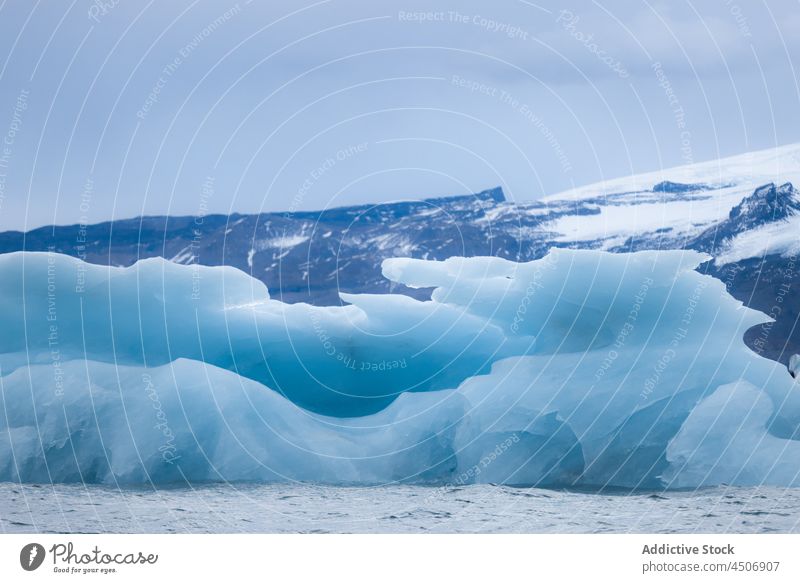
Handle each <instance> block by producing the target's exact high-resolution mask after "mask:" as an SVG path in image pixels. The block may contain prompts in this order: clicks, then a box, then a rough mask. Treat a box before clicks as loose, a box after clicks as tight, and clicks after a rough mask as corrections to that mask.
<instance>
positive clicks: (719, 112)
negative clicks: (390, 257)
mask: <svg viewBox="0 0 800 583" xmlns="http://www.w3.org/2000/svg"><path fill="white" fill-rule="evenodd" d="M798 30H800V2H798V1H796V0H788V1H785V2H771V3H767V2H763V1H762V2H758V1H756V2H744V1H743V0H738V3H737V1H729V0H714V1H710V2H699V1H696V2H684V1H681V0H677V1H670V2H666V1H664V2H657V1H654V0H642V1H641V2H636V1H633V2H630V1H626V2H622V1H614V2H610V1H603V2H584V1H574V2H571V3H570V2H567V3H563V2H559V3H556V2H536V3H535V2H528V1H526V0H498V1H497V2H465V1H463V0H461V1H455V0H453V1H443V0H433V1H430V0H429V1H427V2H421V1H420V2H415V1H399V2H397V1H373V2H367V1H360V2H356V1H342V0H319V1H316V2H313V1H309V0H296V1H291V2H290V1H288V0H281V1H269V2H259V1H257V0H253V1H252V2H250V3H248V2H247V1H246V0H241V1H239V2H238V3H237V2H225V1H214V2H211V1H201V0H196V1H194V2H189V1H170V2H155V1H154V0H151V1H150V2H145V1H143V0H142V1H135V0H97V1H96V2H95V1H91V2H90V1H89V0H74V1H71V2H70V1H68V0H64V1H56V2H53V1H50V2H40V1H37V2H33V1H30V0H5V1H3V2H2V4H0V135H2V138H0V139H2V141H3V144H2V146H1V147H0V229H28V228H32V227H37V226H41V225H45V224H51V223H58V224H68V223H76V222H80V221H89V222H97V221H103V220H109V219H111V218H127V217H132V216H136V215H140V214H166V213H168V214H198V213H204V212H215V213H229V212H241V213H249V212H258V211H275V210H301V209H317V208H324V207H326V206H338V205H344V204H353V203H369V202H380V201H387V200H395V199H408V198H424V197H430V196H439V195H446V194H458V193H465V192H474V191H479V190H482V189H484V188H489V187H493V186H496V185H501V186H502V187H503V188H504V189H505V191H506V194H507V196H508V197H509V198H512V199H515V200H532V199H536V198H538V197H541V196H543V195H545V194H551V193H555V192H558V191H561V190H565V189H568V188H570V187H572V186H576V185H582V184H587V183H591V182H595V181H598V180H602V179H604V178H613V177H617V176H622V175H627V174H631V173H637V172H643V171H650V170H656V169H659V168H668V167H671V166H675V165H679V164H683V163H687V162H691V161H703V160H708V159H714V158H718V157H720V156H727V155H731V154H736V153H740V152H744V151H748V150H756V149H763V148H769V147H772V146H775V145H781V144H787V143H791V142H795V141H800V115H798V111H800V83H799V82H798V78H797V73H798V71H797V70H796V67H795V65H796V61H797V56H798V55H800V46H798V45H800V35H798V34H797V31H798ZM798 66H800V63H798Z"/></svg>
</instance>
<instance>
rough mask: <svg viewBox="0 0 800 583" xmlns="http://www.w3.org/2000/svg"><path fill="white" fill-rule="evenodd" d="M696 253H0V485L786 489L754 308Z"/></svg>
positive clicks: (789, 447)
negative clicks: (88, 259)
mask: <svg viewBox="0 0 800 583" xmlns="http://www.w3.org/2000/svg"><path fill="white" fill-rule="evenodd" d="M709 259H710V258H709V257H708V256H707V255H704V254H702V253H698V252H695V251H688V250H684V251H643V252H637V253H628V254H611V253H605V252H601V251H585V250H584V251H581V250H568V249H552V250H551V251H550V253H549V254H548V255H547V256H545V257H544V258H542V259H539V260H536V261H531V262H528V263H516V262H513V261H508V260H504V259H500V258H494V257H476V258H461V257H453V258H450V259H448V260H445V261H426V260H418V259H406V258H393V259H388V260H386V261H385V262H384V263H383V273H384V275H385V276H386V277H387V278H388V279H390V280H391V281H394V282H397V283H402V284H404V285H407V286H410V287H416V288H433V292H432V295H431V299H430V300H428V301H420V300H416V299H412V298H409V297H406V296H401V295H392V294H388V295H369V294H360V295H352V294H341V297H342V300H343V301H344V302H345V303H346V305H344V306H337V307H316V306H310V305H306V304H286V303H283V302H280V301H278V300H275V299H271V298H270V296H269V293H268V290H267V289H266V288H265V286H264V285H263V284H262V283H261V282H259V281H257V280H255V279H253V278H251V277H250V276H248V275H247V274H245V273H243V272H241V271H238V270H236V269H234V268H231V267H203V266H199V265H179V264H175V263H170V262H168V261H165V260H163V259H147V260H143V261H139V262H138V263H136V264H134V265H133V266H131V267H125V268H117V267H106V266H98V265H90V264H87V263H84V262H82V261H80V260H78V259H74V258H71V257H67V256H63V255H59V254H55V253H30V252H21V253H11V254H7V255H2V256H0V326H1V327H2V329H3V331H4V333H3V335H2V336H0V394H1V396H2V408H3V413H4V414H3V415H2V416H0V480H4V481H23V482H86V483H106V484H139V483H151V484H163V483H173V482H204V481H293V480H299V481H309V482H320V483H329V484H385V483H398V482H403V483H420V484H435V485H460V484H472V483H502V484H509V485H518V486H545V487H586V488H604V487H621V488H648V489H649V488H653V489H661V488H691V487H699V486H707V485H717V484H742V485H753V484H770V485H778V486H795V485H798V481H799V480H798V478H797V475H798V473H800V450H799V449H798V446H799V443H798V437H799V436H800V432H799V431H798V429H800V391H798V388H797V385H796V384H795V382H794V380H793V379H792V378H791V376H790V375H789V374H788V373H787V371H786V369H785V368H784V367H783V366H781V365H779V364H778V363H776V362H773V361H770V360H767V359H765V358H762V357H760V356H759V355H757V354H755V353H754V352H752V351H750V350H749V349H748V348H747V347H746V346H745V344H744V343H743V341H742V337H743V334H744V332H745V331H746V330H747V329H748V328H750V327H752V326H754V325H757V324H761V323H764V322H768V321H769V318H768V317H766V316H765V315H764V314H762V313H760V312H756V311H754V310H751V309H748V308H746V307H744V306H743V305H742V304H741V303H740V302H738V301H736V300H735V299H733V298H732V297H731V296H730V295H728V293H727V292H726V289H725V286H724V284H723V283H722V282H720V281H718V280H715V279H713V278H711V277H709V276H705V275H702V274H700V273H698V272H697V271H695V268H696V267H698V266H699V265H701V264H702V263H704V262H706V261H708V260H709Z"/></svg>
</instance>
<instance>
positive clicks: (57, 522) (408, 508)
mask: <svg viewBox="0 0 800 583" xmlns="http://www.w3.org/2000/svg"><path fill="white" fill-rule="evenodd" d="M799 511H800V491H798V490H791V489H790V490H786V489H777V488H711V489H705V490H699V491H694V492H670V493H659V494H652V493H635V494H630V493H625V494H586V493H576V492H561V491H553V490H539V489H521V488H508V487H502V486H466V487H456V488H434V487H417V486H382V487H375V488H353V487H329V486H316V485H274V484H273V485H249V484H248V485H243V484H221V485H209V486H201V487H195V488H187V487H183V488H167V489H159V490H153V489H145V488H128V489H113V488H107V487H99V486H83V485H56V486H50V485H43V486H35V485H25V486H20V485H18V484H9V483H5V484H0V530H2V532H7V533H9V532H14V533H23V532H58V533H65V532H67V533H87V532H88V533H96V532H117V533H119V532H123V533H129V532H132V533H135V532H145V533H162V532H185V533H234V532H269V533H293V532H335V533H336V532H346V533H350V532H360V533H378V532H393V533H400V532H402V533H407V532H411V533H416V532H440V533H453V532H471V533H475V532H514V533H540V532H547V533H550V532H552V533H556V532H578V533H585V532H590V533H591V532H699V533H723V532H743V533H752V532H800V512H799Z"/></svg>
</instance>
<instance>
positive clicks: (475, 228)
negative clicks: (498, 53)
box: [0, 182, 800, 362]
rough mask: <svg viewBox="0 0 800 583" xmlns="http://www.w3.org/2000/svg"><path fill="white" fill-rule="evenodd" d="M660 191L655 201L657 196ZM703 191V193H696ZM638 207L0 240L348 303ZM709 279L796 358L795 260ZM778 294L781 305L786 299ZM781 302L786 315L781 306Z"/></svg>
mask: <svg viewBox="0 0 800 583" xmlns="http://www.w3.org/2000/svg"><path fill="white" fill-rule="evenodd" d="M724 186H726V185H722V186H718V187H712V186H709V185H705V184H681V183H675V182H661V183H659V184H656V185H655V186H654V187H653V189H652V193H669V197H668V200H677V201H680V200H686V197H692V196H698V194H697V193H698V191H709V192H707V193H706V192H701V193H700V195H701V196H703V197H707V196H714V192H713V190H714V189H715V188H723V187H724ZM652 193H651V194H650V196H653V194H652ZM692 193H695V194H692ZM633 204H639V202H637V199H636V198H635V197H631V196H630V193H621V194H620V195H611V196H608V197H605V196H604V197H597V198H587V199H583V200H577V201H574V200H573V201H554V202H549V203H547V204H545V203H541V202H528V203H512V202H508V201H506V198H505V196H504V195H503V191H502V189H500V188H494V189H490V190H485V191H482V192H479V193H476V194H468V195H463V196H452V197H446V198H435V199H426V200H417V201H404V202H395V203H384V204H375V205H361V206H353V207H343V208H333V209H328V210H324V211H314V212H295V213H262V214H258V215H243V214H233V215H229V216H223V215H208V216H202V217H199V216H198V217H140V218H135V219H127V220H118V221H113V222H107V223H100V224H96V225H72V226H57V227H43V228H40V229H35V230H32V231H28V232H27V233H20V232H13V231H11V232H5V233H0V253H9V252H13V251H21V250H26V251H53V252H58V253H64V254H67V255H72V256H75V257H79V258H81V259H84V260H85V261H88V262H91V263H98V264H107V265H121V266H126V265H131V264H133V263H135V262H136V261H137V260H139V259H143V258H147V257H154V256H161V257H165V258H167V259H170V260H172V261H175V262H177V263H184V264H189V263H199V264H203V265H231V266H234V267H236V268H238V269H241V270H242V271H245V272H247V273H249V274H251V275H252V276H253V277H255V278H257V279H260V280H261V281H263V282H264V283H266V284H267V287H268V288H269V290H270V293H271V295H272V297H274V298H278V299H281V300H283V301H286V302H291V303H295V302H308V303H312V304H317V305H335V304H340V303H341V300H340V298H339V292H340V291H343V292H350V293H387V292H393V293H403V294H406V295H410V296H413V297H417V298H426V297H429V294H430V290H424V289H423V290H418V289H410V288H406V287H405V286H402V285H398V284H393V283H391V282H389V281H387V280H386V279H385V278H384V277H383V276H382V275H381V269H380V266H381V262H382V261H383V260H384V259H386V258H388V257H416V258H421V259H433V260H443V259H446V258H448V257H452V256H456V255H461V256H467V257H469V256H478V255H488V256H496V257H502V258H505V259H510V260H514V261H530V260H532V259H536V258H538V257H541V256H543V255H544V254H545V253H546V252H547V250H548V249H549V248H551V247H553V246H560V247H571V248H597V247H599V246H601V245H600V243H599V242H598V241H591V240H574V241H571V240H566V239H565V237H563V236H559V235H558V234H556V233H553V232H552V231H551V230H550V229H551V228H552V222H553V221H555V220H557V219H559V218H562V217H566V216H575V215H596V214H598V213H600V212H601V211H600V209H601V208H602V207H603V205H613V206H617V207H618V206H624V205H633ZM798 213H800V193H798V191H797V190H795V189H794V187H793V186H792V184H790V183H786V184H783V185H781V186H775V185H774V184H767V185H764V186H761V187H759V188H757V189H755V191H754V192H753V193H752V194H750V195H748V196H746V197H744V198H743V200H742V201H741V202H740V203H739V204H737V205H736V206H734V207H733V208H732V209H731V211H730V213H729V214H728V216H727V218H725V219H724V220H722V221H720V222H718V223H716V224H714V225H713V226H711V227H709V228H707V229H706V230H705V231H703V232H702V233H700V234H699V235H697V236H694V237H693V238H690V239H679V238H676V237H674V236H673V234H672V233H671V232H670V229H658V230H656V231H653V232H652V233H637V234H636V235H632V236H631V237H630V238H628V239H627V241H625V243H624V244H622V245H617V246H615V247H609V249H610V250H612V251H617V252H623V251H636V250H641V249H665V248H673V249H674V248H690V249H697V250H700V251H706V252H708V253H711V254H712V255H714V254H716V253H718V252H719V251H720V250H721V249H723V248H724V246H725V245H726V244H727V243H729V242H730V241H731V240H732V239H733V238H734V237H736V236H737V235H739V234H741V233H744V232H746V231H751V230H753V229H758V228H759V227H763V226H764V225H768V224H770V223H776V222H777V223H783V222H785V221H786V220H787V219H788V218H790V217H792V216H794V215H796V214H798ZM702 269H703V270H704V271H705V272H707V273H709V274H710V275H713V276H714V277H717V278H719V279H721V280H722V281H724V282H725V283H726V285H727V286H728V289H729V291H730V293H731V294H732V295H733V296H734V297H736V298H737V299H739V300H741V301H742V302H744V303H745V304H746V305H748V306H750V307H752V308H755V309H758V310H761V311H763V312H765V313H767V314H770V315H773V317H775V318H776V320H777V321H776V322H775V323H774V324H772V325H770V326H768V329H765V328H764V327H763V326H759V327H757V328H754V329H752V330H750V331H749V332H748V334H747V336H746V342H747V343H748V345H749V346H751V348H753V350H755V351H756V352H758V353H759V354H762V355H763V356H765V357H768V358H773V359H776V360H780V361H781V362H788V359H789V358H790V356H791V355H792V354H794V353H798V352H800V326H798V325H796V324H797V320H798V317H800V294H798V293H797V292H798V289H797V288H798V286H800V278H798V276H797V274H796V271H797V269H796V267H795V261H794V259H793V258H791V257H781V256H777V255H774V256H773V255H771V256H767V257H765V258H763V259H748V260H744V261H740V262H738V263H731V264H727V265H724V266H715V265H714V264H713V263H711V262H710V263H709V264H706V265H705V266H703V268H702ZM776 298H781V300H780V301H778V300H777V299H776ZM776 303H777V304H780V306H781V310H780V313H777V312H778V311H777V310H775V309H774V306H775V305H776Z"/></svg>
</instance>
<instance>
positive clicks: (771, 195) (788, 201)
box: [728, 182, 800, 229]
mask: <svg viewBox="0 0 800 583" xmlns="http://www.w3.org/2000/svg"><path fill="white" fill-rule="evenodd" d="M799 195H800V193H798V191H797V190H795V188H794V186H793V185H792V183H791V182H786V183H784V184H781V185H780V186H775V183H774V182H770V183H769V184H764V185H763V186H759V187H758V188H756V189H755V190H754V191H753V194H751V195H749V196H746V197H744V198H743V199H742V202H740V203H739V204H737V205H736V206H735V207H733V208H732V209H731V211H730V213H729V215H728V218H729V220H731V221H736V222H737V227H739V228H740V229H751V228H753V227H755V226H758V225H759V224H763V223H767V222H772V221H780V220H784V219H787V218H789V217H790V216H793V215H795V214H798V213H800V196H799Z"/></svg>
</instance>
